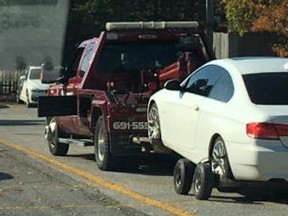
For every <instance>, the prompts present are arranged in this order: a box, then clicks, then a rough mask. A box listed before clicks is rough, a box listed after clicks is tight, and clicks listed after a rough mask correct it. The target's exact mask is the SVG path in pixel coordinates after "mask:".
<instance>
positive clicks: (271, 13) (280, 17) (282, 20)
mask: <svg viewBox="0 0 288 216" xmlns="http://www.w3.org/2000/svg"><path fill="white" fill-rule="evenodd" d="M257 13H258V18H257V19H256V20H255V21H254V22H253V25H252V30H253V31H267V32H271V33H276V34H278V35H279V37H280V40H279V43H278V44H274V46H273V48H272V49H273V50H274V51H275V52H276V53H277V54H278V55H279V56H286V57H288V2H287V0H280V1H275V2H274V4H270V5H267V4H258V5H257Z"/></svg>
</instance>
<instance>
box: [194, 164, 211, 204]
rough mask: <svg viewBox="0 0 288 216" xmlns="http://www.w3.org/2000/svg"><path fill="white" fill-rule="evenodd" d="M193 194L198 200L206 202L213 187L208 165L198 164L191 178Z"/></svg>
mask: <svg viewBox="0 0 288 216" xmlns="http://www.w3.org/2000/svg"><path fill="white" fill-rule="evenodd" d="M192 186H193V193H194V196H195V197H196V199H198V200H207V199H208V198H209V197H210V195H211V192H212V189H213V186H214V174H213V173H212V170H211V166H210V164H208V163H199V164H198V165H197V166H196V169H195V172H194V177H193V184H192Z"/></svg>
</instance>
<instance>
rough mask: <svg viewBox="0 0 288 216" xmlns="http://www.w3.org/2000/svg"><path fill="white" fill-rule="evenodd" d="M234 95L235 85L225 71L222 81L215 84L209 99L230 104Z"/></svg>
mask: <svg viewBox="0 0 288 216" xmlns="http://www.w3.org/2000/svg"><path fill="white" fill-rule="evenodd" d="M233 94H234V85H233V81H232V78H231V76H230V74H229V73H228V72H227V71H226V70H225V69H223V72H222V75H221V77H220V79H219V80H218V81H217V82H216V83H215V85H214V87H213V89H212V90H211V93H210V95H209V98H213V99H215V100H219V101H223V102H228V101H229V100H230V99H231V97H232V96H233Z"/></svg>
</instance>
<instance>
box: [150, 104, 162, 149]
mask: <svg viewBox="0 0 288 216" xmlns="http://www.w3.org/2000/svg"><path fill="white" fill-rule="evenodd" d="M148 137H149V139H150V141H151V143H152V145H159V144H162V141H161V130H160V120H159V113H158V108H157V105H156V104H155V103H154V104H152V106H151V108H150V109H149V112H148Z"/></svg>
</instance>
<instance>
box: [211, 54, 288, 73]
mask: <svg viewBox="0 0 288 216" xmlns="http://www.w3.org/2000/svg"><path fill="white" fill-rule="evenodd" d="M208 64H214V65H215V64H216V65H219V66H222V67H224V68H226V69H228V70H234V71H235V70H236V71H238V72H239V73H240V74H252V73H253V74H254V73H268V72H288V58H282V57H238V58H229V59H218V60H214V61H211V62H209V63H208Z"/></svg>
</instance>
